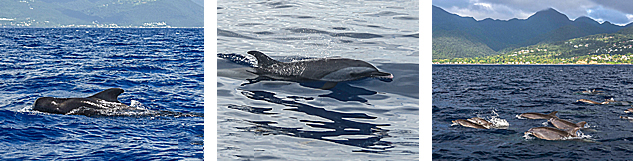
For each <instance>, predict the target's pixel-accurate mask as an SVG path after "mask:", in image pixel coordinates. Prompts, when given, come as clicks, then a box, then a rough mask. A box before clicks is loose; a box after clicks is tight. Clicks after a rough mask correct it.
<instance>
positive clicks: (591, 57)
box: [433, 28, 633, 64]
mask: <svg viewBox="0 0 633 161" xmlns="http://www.w3.org/2000/svg"><path fill="white" fill-rule="evenodd" d="M627 29H628V28H627ZM623 30H624V29H623ZM625 31H626V30H625ZM632 58H633V34H627V33H626V32H624V31H623V32H618V33H614V34H597V35H591V36H586V37H581V38H575V39H569V40H566V41H558V42H553V43H540V44H537V45H531V46H527V47H519V48H515V49H513V50H509V51H507V52H504V53H502V54H499V55H491V56H484V57H470V58H450V59H433V63H436V64H633V60H632Z"/></svg>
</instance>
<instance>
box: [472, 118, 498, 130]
mask: <svg viewBox="0 0 633 161" xmlns="http://www.w3.org/2000/svg"><path fill="white" fill-rule="evenodd" d="M467 120H468V121H470V122H473V123H476V124H479V125H481V126H483V127H485V128H486V129H489V128H490V127H492V126H493V124H492V123H490V122H488V121H487V120H485V119H483V118H479V117H473V118H469V119H467Z"/></svg>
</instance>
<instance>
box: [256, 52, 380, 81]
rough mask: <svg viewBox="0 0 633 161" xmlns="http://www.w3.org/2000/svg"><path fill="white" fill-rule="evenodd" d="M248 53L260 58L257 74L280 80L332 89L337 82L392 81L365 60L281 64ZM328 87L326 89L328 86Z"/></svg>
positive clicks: (310, 60)
mask: <svg viewBox="0 0 633 161" xmlns="http://www.w3.org/2000/svg"><path fill="white" fill-rule="evenodd" d="M248 54H251V55H253V56H255V58H256V59H257V66H258V67H257V68H255V74H257V75H260V76H266V77H269V78H273V79H279V80H292V81H324V82H328V83H329V84H326V85H325V86H324V88H331V87H334V86H335V85H336V83H337V82H343V81H352V80H358V79H362V78H367V77H374V78H379V79H380V80H385V81H390V80H391V79H393V75H392V74H391V73H386V72H381V71H378V69H377V68H376V67H375V66H373V65H371V64H369V63H367V62H365V61H362V60H354V59H346V58H321V59H309V60H302V61H294V62H280V61H277V60H274V59H272V58H270V57H268V56H266V55H265V54H264V53H262V52H259V51H249V52H248ZM326 86H327V87H326Z"/></svg>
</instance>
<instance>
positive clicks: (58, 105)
mask: <svg viewBox="0 0 633 161" xmlns="http://www.w3.org/2000/svg"><path fill="white" fill-rule="evenodd" d="M121 93H123V89H121V88H110V89H107V90H104V91H101V92H99V93H97V94H95V95H92V96H90V97H86V98H54V97H40V98H38V99H37V100H35V104H34V105H33V110H36V111H41V112H47V113H54V114H71V112H73V113H72V114H78V115H90V113H91V112H94V111H95V110H99V109H108V108H129V106H128V105H125V104H123V103H121V102H119V100H117V97H118V96H119V95H120V94H121ZM78 109H79V110H78Z"/></svg>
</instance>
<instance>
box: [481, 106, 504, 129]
mask: <svg viewBox="0 0 633 161" xmlns="http://www.w3.org/2000/svg"><path fill="white" fill-rule="evenodd" d="M477 117H480V118H483V119H485V120H486V121H488V122H490V123H492V126H491V127H490V128H497V129H507V128H508V127H509V126H510V123H508V121H507V120H506V119H502V118H500V117H499V114H498V113H497V111H496V110H495V109H492V112H491V114H489V115H488V116H485V115H484V116H482V115H479V114H478V115H477Z"/></svg>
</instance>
